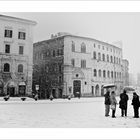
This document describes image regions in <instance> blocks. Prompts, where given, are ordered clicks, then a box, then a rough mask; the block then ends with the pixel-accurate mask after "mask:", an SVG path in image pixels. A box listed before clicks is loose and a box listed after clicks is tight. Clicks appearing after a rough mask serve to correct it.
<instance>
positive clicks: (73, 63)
mask: <svg viewBox="0 0 140 140" xmlns="http://www.w3.org/2000/svg"><path fill="white" fill-rule="evenodd" d="M71 64H72V66H73V67H74V66H75V60H74V59H71Z"/></svg>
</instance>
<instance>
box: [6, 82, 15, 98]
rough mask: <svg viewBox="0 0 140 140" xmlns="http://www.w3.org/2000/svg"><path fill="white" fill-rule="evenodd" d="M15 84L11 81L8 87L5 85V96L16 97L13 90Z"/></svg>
mask: <svg viewBox="0 0 140 140" xmlns="http://www.w3.org/2000/svg"><path fill="white" fill-rule="evenodd" d="M15 87H16V86H15V83H14V82H13V81H11V82H10V83H9V84H8V85H7V95H10V96H11V97H14V96H15V95H16V92H15V91H16V90H15Z"/></svg>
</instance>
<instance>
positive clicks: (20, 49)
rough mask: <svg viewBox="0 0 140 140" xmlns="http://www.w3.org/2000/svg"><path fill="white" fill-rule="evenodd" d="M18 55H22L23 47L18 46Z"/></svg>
mask: <svg viewBox="0 0 140 140" xmlns="http://www.w3.org/2000/svg"><path fill="white" fill-rule="evenodd" d="M19 54H23V46H19Z"/></svg>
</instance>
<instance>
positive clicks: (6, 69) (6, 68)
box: [4, 63, 10, 72]
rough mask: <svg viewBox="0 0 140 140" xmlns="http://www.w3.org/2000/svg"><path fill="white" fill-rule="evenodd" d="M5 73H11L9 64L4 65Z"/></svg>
mask: <svg viewBox="0 0 140 140" xmlns="http://www.w3.org/2000/svg"><path fill="white" fill-rule="evenodd" d="M4 72H10V65H9V64H8V63H5V64H4Z"/></svg>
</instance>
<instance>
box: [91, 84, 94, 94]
mask: <svg viewBox="0 0 140 140" xmlns="http://www.w3.org/2000/svg"><path fill="white" fill-rule="evenodd" d="M91 93H92V96H94V86H91Z"/></svg>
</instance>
